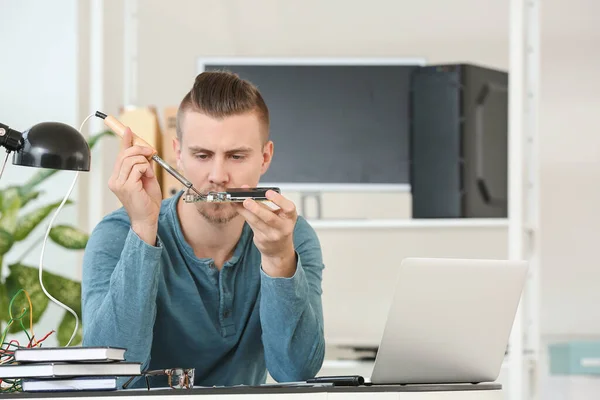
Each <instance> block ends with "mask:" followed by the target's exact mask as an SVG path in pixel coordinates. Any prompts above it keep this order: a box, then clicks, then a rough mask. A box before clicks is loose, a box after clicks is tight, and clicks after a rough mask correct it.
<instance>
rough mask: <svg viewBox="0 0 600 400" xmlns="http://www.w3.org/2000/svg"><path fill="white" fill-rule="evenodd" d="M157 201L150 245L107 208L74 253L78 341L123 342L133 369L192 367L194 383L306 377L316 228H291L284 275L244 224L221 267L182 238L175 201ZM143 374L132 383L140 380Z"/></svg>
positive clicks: (314, 336) (317, 303)
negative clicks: (265, 261) (273, 271)
mask: <svg viewBox="0 0 600 400" xmlns="http://www.w3.org/2000/svg"><path fill="white" fill-rule="evenodd" d="M182 193H183V192H180V193H178V194H177V195H175V196H173V197H171V198H168V199H165V200H163V202H162V205H161V210H160V215H159V222H158V237H157V243H156V245H155V246H152V245H150V244H148V243H146V242H145V241H143V240H141V239H140V238H139V236H138V235H137V234H136V233H135V232H134V231H133V230H132V229H131V225H130V220H129V216H128V215H127V212H126V211H125V210H124V209H123V208H120V209H118V210H116V211H114V212H112V213H110V214H109V215H107V216H106V217H105V218H104V219H103V220H102V221H101V222H100V223H99V224H98V225H97V226H96V227H95V228H94V230H93V232H92V234H91V235H90V239H89V241H88V244H87V247H86V249H85V253H84V259H83V279H82V314H83V315H82V325H83V345H84V346H116V347H125V348H126V349H127V352H126V355H125V357H126V360H127V361H134V362H141V363H142V364H143V365H142V368H143V369H151V370H152V369H164V368H176V367H181V368H195V385H199V386H212V385H218V386H221V385H224V386H230V385H239V384H246V385H257V384H260V383H264V382H265V381H266V374H267V369H268V371H269V373H270V374H271V376H272V377H273V379H275V380H276V381H279V382H285V381H298V380H305V379H308V378H310V377H313V376H315V375H316V374H317V373H318V371H319V369H320V368H321V365H322V362H323V357H324V347H325V346H324V333H323V310H322V305H321V279H322V271H323V268H324V266H323V261H322V254H321V247H320V243H319V240H318V238H317V235H316V234H315V232H314V230H313V229H312V228H311V226H310V225H309V224H308V223H307V222H306V220H305V219H303V218H302V217H298V221H297V223H296V226H295V229H294V246H295V249H296V254H297V256H298V257H297V259H298V262H297V266H296V272H295V274H294V276H292V277H291V278H272V277H269V276H268V275H267V274H266V273H265V272H264V271H263V270H262V268H261V255H260V253H259V251H258V249H257V248H256V246H255V245H254V242H253V232H252V229H250V227H249V225H248V224H245V225H244V227H243V231H242V234H241V237H240V239H239V241H238V243H237V245H236V248H235V250H234V254H233V256H232V258H231V259H229V260H228V261H227V262H226V263H225V265H224V266H223V268H222V269H221V270H218V269H217V268H215V266H214V262H213V260H212V259H208V258H198V257H196V256H195V254H194V251H193V250H192V248H191V246H190V245H189V244H188V243H187V242H186V241H185V239H184V236H183V233H182V230H181V225H180V223H179V218H178V216H177V209H176V205H177V201H178V200H179V199H180V196H181V194H182ZM141 384H143V380H141V379H138V382H137V383H136V384H134V385H133V386H134V387H135V386H140V385H141Z"/></svg>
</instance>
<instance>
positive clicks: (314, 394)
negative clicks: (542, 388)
mask: <svg viewBox="0 0 600 400" xmlns="http://www.w3.org/2000/svg"><path fill="white" fill-rule="evenodd" d="M13 396H14V397H15V398H20V399H24V398H27V399H52V400H62V399H64V400H78V399H79V400H84V399H85V400H89V399H94V398H97V399H99V400H111V399H114V400H129V399H148V400H154V399H157V398H160V399H165V400H196V399H198V400H232V399H233V400H238V399H239V400H258V399H282V400H296V399H298V400H301V399H307V400H308V399H310V400H313V399H314V400H330V399H333V400H346V399H348V400H361V399H375V400H378V399H381V400H503V393H502V388H501V385H497V384H479V385H410V386H361V387H310V388H306V387H298V388H273V387H271V388H256V387H250V388H249V387H246V388H244V387H233V388H216V389H212V388H210V389H209V388H206V389H205V388H197V389H193V390H152V391H146V390H144V391H139V390H126V391H116V392H88V393H81V392H72V393H43V394H34V393H16V394H12V395H11V394H3V395H2V397H3V398H11V397H13ZM157 396H158V397H157Z"/></svg>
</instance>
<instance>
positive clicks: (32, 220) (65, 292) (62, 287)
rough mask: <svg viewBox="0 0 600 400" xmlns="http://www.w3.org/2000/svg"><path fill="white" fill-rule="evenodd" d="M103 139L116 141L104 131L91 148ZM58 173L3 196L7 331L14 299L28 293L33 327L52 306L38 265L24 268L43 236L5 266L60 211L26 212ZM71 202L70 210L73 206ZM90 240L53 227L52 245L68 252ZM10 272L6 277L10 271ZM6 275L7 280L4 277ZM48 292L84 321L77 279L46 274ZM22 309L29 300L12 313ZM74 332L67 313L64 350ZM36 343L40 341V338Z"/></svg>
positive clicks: (1, 283)
mask: <svg viewBox="0 0 600 400" xmlns="http://www.w3.org/2000/svg"><path fill="white" fill-rule="evenodd" d="M103 136H114V134H113V133H112V132H111V131H103V132H101V133H98V134H96V135H94V136H92V137H90V139H89V140H88V144H89V146H90V148H92V147H93V146H94V145H95V144H96V143H97V142H98V140H99V139H100V138H102V137H103ZM57 172H59V170H50V169H43V170H40V171H39V172H37V173H36V174H35V175H34V176H33V177H31V178H30V179H29V180H28V181H26V182H25V183H24V184H22V185H15V186H9V187H7V188H5V189H3V190H0V321H1V323H2V328H3V331H4V330H6V328H7V323H8V321H9V320H10V316H9V304H10V302H11V299H13V297H14V296H15V295H16V294H17V292H19V290H21V289H23V290H25V291H26V292H27V293H28V294H29V296H30V298H31V303H32V309H33V313H32V317H33V318H32V319H33V324H35V323H36V322H37V321H39V319H40V317H41V316H42V315H43V314H44V312H45V311H46V309H47V306H48V303H49V302H50V300H49V299H48V297H47V296H46V295H45V293H44V292H43V291H42V287H41V286H40V282H39V268H38V266H37V265H26V264H24V263H23V262H22V260H23V259H24V258H25V256H26V255H27V254H28V253H29V251H31V250H32V249H33V248H34V247H36V246H39V245H41V241H42V239H43V236H42V237H41V238H40V239H39V240H37V241H34V242H33V243H32V246H30V247H29V248H28V249H27V250H26V251H25V252H24V253H23V254H22V255H21V256H20V257H19V258H18V259H17V261H16V262H13V263H11V264H9V265H6V266H5V265H4V264H5V263H4V260H5V258H6V255H7V254H8V253H9V252H10V251H11V250H13V249H14V244H15V243H18V242H20V241H23V240H25V239H27V238H28V237H29V236H30V234H31V233H32V232H33V231H34V229H35V228H36V227H37V226H38V225H40V224H41V223H42V222H44V220H46V218H47V217H48V216H49V215H51V214H52V213H53V212H54V211H55V209H56V208H57V207H58V206H59V205H60V203H61V202H62V199H61V200H59V201H55V202H50V203H47V204H44V205H41V206H39V207H37V208H35V209H33V210H32V211H27V212H24V207H25V206H26V205H27V204H29V203H30V202H33V201H35V200H38V199H40V198H41V197H42V194H43V192H42V191H41V190H38V186H39V185H40V184H41V183H42V182H44V181H46V180H47V179H49V178H50V177H52V176H53V175H54V174H55V173H57ZM72 203H73V202H72V201H71V200H68V201H67V203H66V204H65V206H66V205H67V204H72ZM88 238H89V236H88V234H87V233H85V232H83V231H81V230H80V229H78V228H77V227H75V226H71V225H55V226H54V227H53V228H52V229H51V231H50V235H49V239H50V240H52V241H53V242H54V243H55V244H57V245H59V246H61V247H63V248H65V249H67V250H70V251H77V250H83V249H85V246H86V244H87V241H88ZM6 269H8V271H6ZM6 272H8V274H7V273H6ZM43 281H44V286H45V288H46V289H47V291H48V292H49V293H51V294H52V296H53V297H55V298H56V299H57V300H59V301H60V302H62V303H63V304H65V305H67V306H69V307H70V308H72V309H73V310H74V311H75V312H76V313H77V315H81V283H80V282H78V281H75V280H73V279H70V278H67V277H64V276H60V275H58V274H54V273H51V272H47V271H46V270H45V269H44V270H43ZM23 308H27V309H28V312H29V302H28V300H27V298H26V297H25V296H17V297H15V298H14V301H13V304H12V305H11V310H12V312H13V317H14V314H16V313H19V312H20V310H22V309H23ZM25 321H27V324H26V326H27V327H28V325H29V321H30V316H29V315H27V316H26V318H24V319H23V323H25ZM74 328H75V319H74V317H73V315H71V313H68V312H66V313H65V314H64V317H63V318H62V320H61V321H60V324H59V325H58V327H57V329H56V332H57V341H58V344H59V345H60V346H65V345H66V344H67V342H68V341H69V338H70V337H71V335H72V333H73V329H74ZM21 330H23V327H22V326H21V324H20V323H13V324H11V325H10V326H9V327H8V332H6V333H7V334H10V333H16V332H20V331H21ZM81 332H82V330H81V324H80V325H79V329H78V333H77V335H76V337H75V338H74V340H73V342H71V345H76V344H79V343H81V339H82V335H81ZM36 339H37V340H39V339H41V338H40V337H36Z"/></svg>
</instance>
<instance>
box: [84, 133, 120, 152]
mask: <svg viewBox="0 0 600 400" xmlns="http://www.w3.org/2000/svg"><path fill="white" fill-rule="evenodd" d="M103 136H115V134H114V132H113V131H110V130H106V131H102V132H100V133H97V134H95V135H93V136H90V138H89V139H88V145H89V146H90V150H91V149H92V148H94V146H95V145H96V143H98V140H100V138H102V137H103Z"/></svg>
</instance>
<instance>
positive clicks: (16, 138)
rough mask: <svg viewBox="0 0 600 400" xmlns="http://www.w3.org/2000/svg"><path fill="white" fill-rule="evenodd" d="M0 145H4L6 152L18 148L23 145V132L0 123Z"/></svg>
mask: <svg viewBox="0 0 600 400" xmlns="http://www.w3.org/2000/svg"><path fill="white" fill-rule="evenodd" d="M0 146H3V147H5V148H6V151H7V152H11V151H18V150H20V149H21V147H23V134H22V133H21V132H19V131H16V130H14V129H10V128H9V127H8V126H7V125H4V124H2V123H0Z"/></svg>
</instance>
